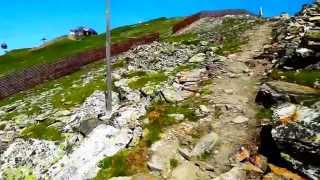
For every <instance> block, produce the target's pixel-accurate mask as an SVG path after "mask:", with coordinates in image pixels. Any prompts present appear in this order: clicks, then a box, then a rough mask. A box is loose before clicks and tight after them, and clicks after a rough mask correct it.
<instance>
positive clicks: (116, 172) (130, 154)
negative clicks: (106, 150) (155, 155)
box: [95, 144, 148, 180]
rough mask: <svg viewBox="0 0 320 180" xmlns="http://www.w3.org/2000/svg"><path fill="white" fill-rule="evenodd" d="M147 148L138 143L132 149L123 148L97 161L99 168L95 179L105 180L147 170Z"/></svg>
mask: <svg viewBox="0 0 320 180" xmlns="http://www.w3.org/2000/svg"><path fill="white" fill-rule="evenodd" d="M147 153H148V151H147V148H146V147H145V146H144V145H143V144H139V145H138V146H137V147H135V148H133V149H128V150H123V151H120V152H118V153H117V154H115V155H114V156H112V157H106V158H105V159H103V160H102V161H100V162H99V165H98V166H99V167H100V168H101V170H100V171H99V172H98V174H97V176H96V177H95V180H105V179H109V178H112V177H119V176H131V175H134V174H137V173H142V172H146V171H147V165H146V161H147V159H146V158H147V157H148V154H147Z"/></svg>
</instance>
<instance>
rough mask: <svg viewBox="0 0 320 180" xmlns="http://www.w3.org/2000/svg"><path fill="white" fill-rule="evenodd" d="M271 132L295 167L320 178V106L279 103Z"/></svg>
mask: <svg viewBox="0 0 320 180" xmlns="http://www.w3.org/2000/svg"><path fill="white" fill-rule="evenodd" d="M271 135H272V138H273V140H274V142H275V144H276V145H277V148H278V149H279V150H280V152H281V154H282V156H283V154H287V156H285V157H286V158H284V159H285V160H287V161H288V162H290V163H291V164H293V168H296V169H297V170H299V171H302V173H304V174H306V175H308V176H309V177H310V178H313V177H314V176H315V177H317V178H320V174H317V175H316V174H315V173H314V172H320V139H319V137H320V108H319V107H316V106H315V107H314V108H309V107H306V106H301V105H295V104H283V105H281V106H279V107H277V108H276V109H275V110H274V116H273V128H272V130H271ZM289 157H290V158H289ZM298 162H301V163H298ZM294 164H295V165H294ZM311 167H312V169H313V170H312V171H311V170H310V168H311ZM308 169H309V170H308ZM317 178H316V179H317Z"/></svg>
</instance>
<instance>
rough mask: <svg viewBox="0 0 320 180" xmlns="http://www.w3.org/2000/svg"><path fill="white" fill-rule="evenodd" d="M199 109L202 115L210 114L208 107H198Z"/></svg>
mask: <svg viewBox="0 0 320 180" xmlns="http://www.w3.org/2000/svg"><path fill="white" fill-rule="evenodd" d="M199 108H200V111H201V112H203V113H209V112H210V110H209V109H208V107H207V106H205V105H200V106H199Z"/></svg>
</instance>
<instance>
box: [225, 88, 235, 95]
mask: <svg viewBox="0 0 320 180" xmlns="http://www.w3.org/2000/svg"><path fill="white" fill-rule="evenodd" d="M224 92H225V93H226V94H230V95H232V94H233V89H225V90H224Z"/></svg>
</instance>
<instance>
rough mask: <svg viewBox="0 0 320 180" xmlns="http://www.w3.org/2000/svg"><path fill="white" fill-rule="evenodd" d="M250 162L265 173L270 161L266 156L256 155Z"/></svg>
mask: <svg viewBox="0 0 320 180" xmlns="http://www.w3.org/2000/svg"><path fill="white" fill-rule="evenodd" d="M250 162H251V163H252V164H253V165H255V166H256V167H258V168H259V169H261V170H262V171H263V172H266V171H267V168H268V159H267V158H266V157H265V156H263V155H261V154H258V155H255V156H253V157H251V158H250Z"/></svg>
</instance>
